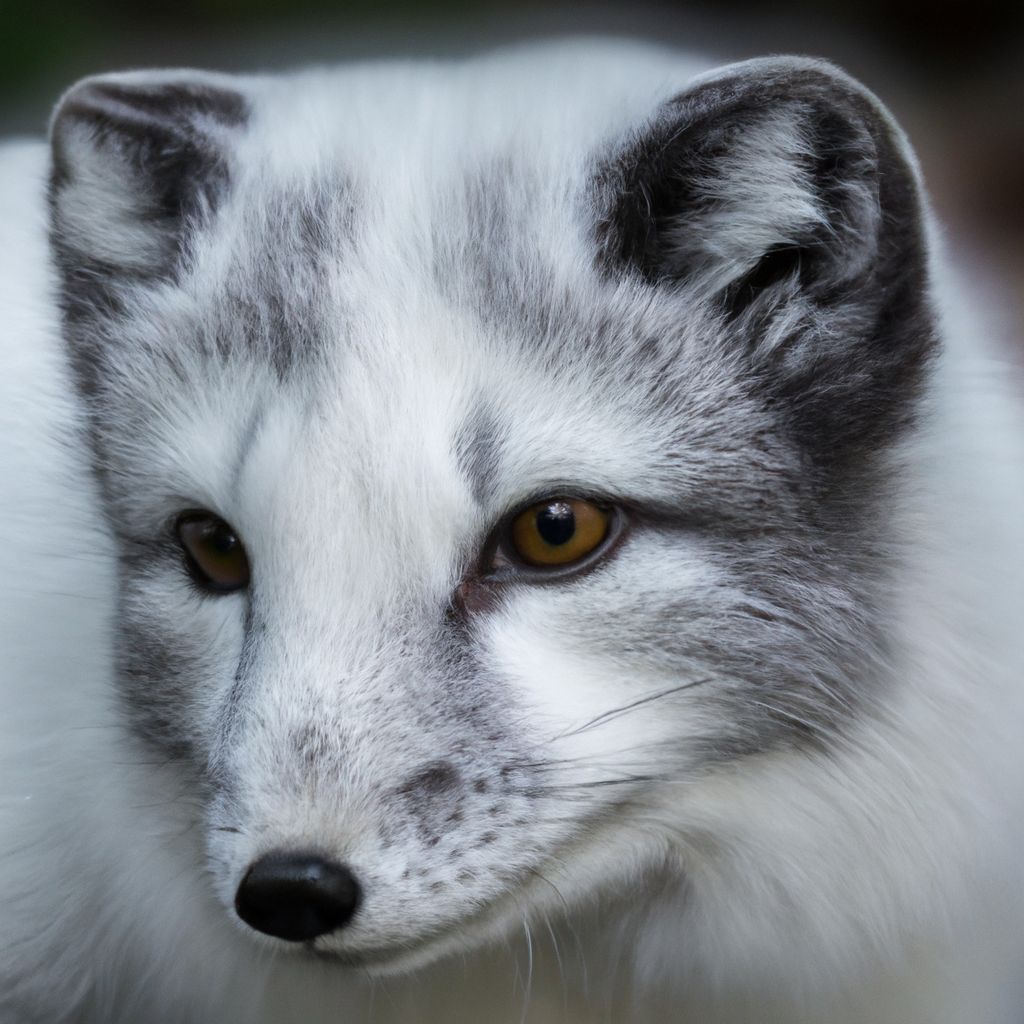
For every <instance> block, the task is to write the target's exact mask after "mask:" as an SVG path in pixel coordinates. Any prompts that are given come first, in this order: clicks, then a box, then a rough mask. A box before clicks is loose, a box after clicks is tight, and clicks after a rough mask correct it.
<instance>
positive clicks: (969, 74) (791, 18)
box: [0, 0, 1024, 336]
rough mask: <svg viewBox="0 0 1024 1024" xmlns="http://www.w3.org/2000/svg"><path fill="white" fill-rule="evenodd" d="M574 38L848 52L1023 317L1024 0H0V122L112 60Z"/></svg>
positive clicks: (363, 51) (956, 226)
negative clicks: (921, 0) (590, 0)
mask: <svg viewBox="0 0 1024 1024" xmlns="http://www.w3.org/2000/svg"><path fill="white" fill-rule="evenodd" d="M576 33H605V34H617V35H631V36H639V37H645V38H653V39H656V40H658V41H660V42H664V43H670V44H677V45H679V46H681V47H683V48H687V49H698V50H702V51H706V52H710V53H712V54H714V55H717V56H720V57H721V58H722V60H723V61H725V60H730V59H736V58H742V57H747V56H753V55H756V54H763V53H780V52H796V53H808V54H815V55H819V56H825V57H829V58H831V59H832V60H835V61H837V62H838V63H840V64H842V65H843V66H844V67H846V68H847V69H848V70H849V71H851V72H852V73H853V74H854V75H856V76H857V77H858V78H861V79H862V80H864V81H865V82H867V83H868V85H870V86H871V87H872V88H873V89H874V90H875V91H876V92H878V93H879V94H881V96H882V97H883V98H884V99H885V101H886V102H887V103H888V104H889V106H890V107H891V108H892V109H893V110H894V111H895V112H896V114H897V116H898V117H899V118H900V120H901V121H902V122H903V124H904V125H905V127H906V128H907V130H908V131H909V133H910V135H911V138H912V139H913V141H914V143H915V145H916V147H917V149H918V152H919V153H920V155H921V161H922V164H923V166H924V170H925V176H926V178H927V180H928V182H929V185H930V187H931V191H932V194H933V196H934V199H935V203H936V206H937V207H938V209H939V212H940V214H941V216H942V218H943V220H944V221H945V222H946V223H947V225H949V227H950V229H951V236H952V238H954V239H955V245H956V247H957V249H958V250H960V251H959V252H958V253H957V255H958V258H959V262H960V263H961V265H966V266H968V268H971V269H973V270H975V271H976V272H977V274H978V276H980V277H981V278H983V279H984V280H986V281H988V282H990V283H994V285H995V287H996V289H997V294H998V293H1000V292H1001V294H1002V296H1003V297H1004V299H1005V301H1006V302H1007V305H1008V307H1009V308H1010V309H1015V314H1014V315H1013V317H1012V322H1015V325H1016V326H1017V327H1019V326H1020V325H1021V324H1024V0H972V2H970V3H951V2H944V0H938V2H935V3H931V4H928V5H923V4H922V5H920V6H917V5H914V4H909V3H905V2H889V3H887V2H886V0H779V2H776V3H774V4H772V5H770V6H769V5H765V4H763V3H757V2H755V0H720V2H717V3H715V2H711V0H689V2H676V3H647V2H642V3H629V2H620V3H616V4H611V3H609V4H581V3H577V4H568V3H565V2H564V0H554V2H551V0H549V2H546V3H544V2H536V0H533V2H524V3H516V4H513V3H509V2H508V0H476V2H471V0H430V2H427V0H377V2H374V0H333V2H332V0H176V2H171V0H151V2H149V3H147V4H145V5H143V4H139V3H137V2H134V3H133V2H127V0H120V2H118V0H98V2H93V3H90V4H83V3H74V2H71V0H55V2H46V0H43V2H38V0H37V2H35V3H33V2H30V0H0V135H8V134H11V133H18V134H22V133H30V134H39V133H41V132H43V131H44V130H45V125H46V119H47V115H48V112H49V109H50V107H51V106H52V104H53V102H54V100H55V99H56V98H57V96H59V94H60V93H61V91H62V90H63V89H64V88H65V87H66V86H67V85H68V84H70V83H71V82H72V81H73V80H74V79H75V78H78V77H80V76H82V75H85V74H89V73H92V72H97V71H105V70H113V69H117V68H127V67H144V66H175V65H191V66H201V67H210V68H218V69H224V70H236V69H238V70H242V69H252V70H257V69H273V68H287V67H292V66H295V65H301V64H306V63H310V62H318V63H330V62H337V61H341V60H347V59H352V58H365V57H372V56H377V55H438V56H446V55H457V54H460V53H467V52H472V51H475V50H479V49H482V48H486V47H488V46H493V45H498V44H502V43H507V42H512V41H515V40H521V39H527V38H531V37H537V36H555V35H569V34H576ZM996 301H997V302H998V301H999V300H998V299H997V300H996ZM1013 333H1016V334H1017V335H1018V336H1020V335H1021V334H1024V331H1020V330H1015V331H1014V332H1013Z"/></svg>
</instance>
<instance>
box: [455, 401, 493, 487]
mask: <svg viewBox="0 0 1024 1024" xmlns="http://www.w3.org/2000/svg"><path fill="white" fill-rule="evenodd" d="M503 444H504V431H503V429H502V425H501V422H500V420H499V418H498V416H497V414H496V413H495V411H494V409H493V407H492V406H490V405H488V404H487V403H485V402H483V401H482V400H481V401H478V402H476V404H475V405H474V406H473V408H472V411H471V412H470V413H469V415H468V416H467V417H466V418H465V419H464V420H463V421H462V424H461V425H460V427H459V429H458V433H457V434H456V437H455V459H456V463H457V465H458V467H459V471H460V472H461V473H462V475H463V476H464V477H465V478H466V480H467V481H468V482H469V490H470V493H471V494H472V495H473V498H474V499H475V500H476V501H477V502H478V503H479V504H481V505H486V504H487V503H488V502H489V501H490V499H491V498H492V496H493V494H494V492H495V480H496V477H497V475H498V471H499V469H500V467H501V449H502V445H503Z"/></svg>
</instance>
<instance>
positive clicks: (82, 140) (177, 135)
mask: <svg viewBox="0 0 1024 1024" xmlns="http://www.w3.org/2000/svg"><path fill="white" fill-rule="evenodd" d="M228 83H229V80H228V79H226V78H224V77H223V76H217V75H207V74H203V73H200V72H193V71H180V72H175V71H154V72H148V71H146V72H131V73H127V74H117V75H104V76H101V77H96V78H87V79H85V80H84V81H82V82H79V83H78V84H77V85H75V86H73V87H72V88H71V89H70V90H69V91H68V92H67V93H66V94H65V95H64V97H63V98H62V99H61V101H60V103H59V104H58V106H57V109H56V111H55V113H54V115H53V120H52V122H51V127H50V138H51V144H52V151H53V172H52V179H51V206H52V238H53V243H54V246H55V249H56V251H57V254H58V258H59V260H60V263H61V265H62V269H63V270H64V272H65V274H66V275H70V277H71V278H72V280H74V279H75V278H76V277H78V278H82V279H83V283H87V282H89V281H91V282H92V284H93V286H94V287H95V286H99V287H100V288H101V289H102V287H103V286H104V285H105V284H109V283H110V281H111V279H116V278H118V277H122V278H128V279H132V278H134V279H136V280H138V279H140V278H141V279H153V278H162V277H173V275H174V273H175V271H176V269H177V266H178V264H179V262H180V259H181V257H182V252H183V249H184V247H185V246H186V244H187V235H188V231H189V229H190V227H191V226H193V225H194V223H195V222H196V221H197V220H200V219H201V218H202V217H204V216H205V215H206V214H207V213H208V212H209V210H210V209H211V208H212V207H213V206H214V204H215V202H216V198H217V195H218V193H219V192H220V191H221V190H222V189H223V188H224V186H225V184H226V182H227V179H228V175H229V159H228V157H229V153H230V140H231V135H232V133H234V132H236V131H237V130H238V128H239V127H240V126H241V125H242V124H243V123H244V121H245V120H246V118H247V105H246V101H245V99H244V98H243V96H242V95H241V94H240V93H239V92H238V91H236V90H235V89H234V88H232V87H231V86H230V85H229V84H228Z"/></svg>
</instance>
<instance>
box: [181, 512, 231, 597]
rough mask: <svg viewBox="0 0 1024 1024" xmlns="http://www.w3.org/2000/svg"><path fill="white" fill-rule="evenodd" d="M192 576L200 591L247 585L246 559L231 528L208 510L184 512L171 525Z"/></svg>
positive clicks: (223, 590)
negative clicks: (201, 589)
mask: <svg viewBox="0 0 1024 1024" xmlns="http://www.w3.org/2000/svg"><path fill="white" fill-rule="evenodd" d="M175 532H176V533H177V536H178V542H179V543H180V544H181V547H182V550H183V551H184V552H185V563H186V565H187V566H188V570H189V572H190V573H191V575H192V578H193V579H194V580H195V581H196V583H198V584H199V586H201V587H202V588H203V589H204V590H208V591H210V592H211V593H214V594H229V593H231V592H232V591H234V590H241V589H242V588H243V587H247V586H248V585H249V559H248V557H247V556H246V553H245V547H244V546H243V545H242V542H241V541H240V540H239V539H238V535H237V534H236V533H235V531H234V530H233V529H232V528H231V527H230V526H228V524H227V523H226V522H224V520H223V519H221V518H220V517H219V516H215V515H214V514H213V513H212V512H186V513H184V514H183V515H182V516H180V517H179V518H178V521H177V523H176V524H175Z"/></svg>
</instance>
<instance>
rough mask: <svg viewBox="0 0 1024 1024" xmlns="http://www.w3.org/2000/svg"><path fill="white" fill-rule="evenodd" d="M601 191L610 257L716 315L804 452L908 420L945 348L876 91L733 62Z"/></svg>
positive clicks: (636, 138) (798, 66)
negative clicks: (920, 384)
mask: <svg viewBox="0 0 1024 1024" xmlns="http://www.w3.org/2000/svg"><path fill="white" fill-rule="evenodd" d="M599 182H600V183H601V187H602V188H603V189H604V199H603V203H602V209H603V213H602V216H601V220H600V226H599V232H600V240H601V245H602V259H603V262H604V264H605V265H606V266H607V267H608V268H609V269H610V271H611V272H612V273H613V274H627V275H629V276H632V277H634V278H635V277H639V278H641V279H642V280H644V281H647V282H648V283H650V284H651V285H654V286H655V287H659V288H663V289H668V290H670V291H673V292H678V294H679V296H680V298H681V299H685V301H687V302H689V303H697V304H699V305H701V306H702V307H703V308H708V307H709V306H710V308H711V309H712V310H715V311H717V312H718V314H719V315H720V316H721V324H722V332H723V335H724V338H725V341H724V343H725V344H726V345H733V346H734V347H738V348H739V349H740V350H741V351H742V352H743V353H744V357H745V358H748V359H749V360H750V361H751V362H752V364H753V365H752V379H754V380H755V381H756V382H757V384H758V386H760V387H762V388H764V389H766V390H767V391H768V392H769V394H768V398H769V400H770V401H771V402H772V404H773V405H775V406H778V407H783V408H784V412H785V415H786V416H787V417H788V418H789V420H790V422H791V423H792V424H793V426H794V429H798V430H799V431H800V432H801V433H802V435H803V437H804V438H805V439H806V440H807V441H808V443H813V444H816V445H817V446H818V447H819V448H826V449H828V450H829V457H832V456H836V455H838V454H839V453H840V451H841V450H842V449H843V448H844V446H845V447H849V446H850V445H854V446H856V445H861V446H862V445H864V444H872V443H873V442H874V439H875V438H876V437H878V436H879V435H878V430H879V429H885V428H886V425H887V424H889V425H891V424H892V423H893V422H895V421H896V420H898V419H900V418H902V417H905V416H907V415H909V412H908V411H909V410H910V409H912V406H913V403H912V402H910V401H909V400H908V399H909V398H911V397H912V396H911V395H909V394H908V391H909V390H910V389H911V388H912V386H913V385H914V383H915V382H916V381H917V379H918V378H919V376H920V371H921V369H922V366H923V364H924V362H925V360H926V358H927V356H928V355H929V353H930V351H931V350H932V349H933V348H934V346H935V341H934V331H933V329H932V315H931V311H930V307H929V303H928V271H927V262H928V260H927V243H926V230H925V211H924V202H923V198H922V193H921V187H920V184H919V181H918V174H917V169H916V165H915V162H914V158H913V156H912V155H911V153H910V150H909V148H908V146H907V144H906V142H905V140H904V138H903V136H902V133H901V132H900V130H899V129H898V128H897V127H896V126H895V124H894V122H893V120H892V118H891V117H890V116H889V114H888V113H887V112H886V111H885V110H884V108H883V107H882V106H881V105H880V104H879V103H878V101H877V100H875V99H874V97H873V96H871V94H870V93H868V92H867V90H866V89H864V88H863V87H861V86H860V85H858V84H857V83H856V82H854V81H852V80H851V79H850V78H848V77H847V76H846V75H845V74H843V73H842V72H840V71H838V70H837V69H835V68H833V67H831V66H830V65H828V64H825V63H823V62H821V61H814V60H810V59H804V58H788V57H780V58H767V59H762V60H754V61H748V62H744V63H741V64H736V65H732V66H731V67H728V68H726V69H724V70H723V71H721V72H719V73H717V74H716V75H715V76H714V77H711V78H708V79H705V80H704V81H703V82H701V83H699V84H698V85H696V86H695V87H694V88H693V89H691V90H690V91H688V92H686V93H684V94H683V95H681V96H678V97H677V98H675V99H673V100H671V101H670V102H668V103H667V104H665V105H664V106H663V107H662V108H661V109H660V110H659V111H658V112H657V113H656V115H655V117H654V119H653V121H651V122H649V123H648V124H647V125H646V126H644V127H643V128H642V129H641V130H640V131H639V132H637V133H635V134H634V135H633V137H631V138H630V139H628V140H627V141H626V142H625V144H624V145H622V146H621V147H620V149H619V151H618V152H617V153H616V154H615V155H614V157H613V159H612V160H611V161H610V162H609V163H608V165H607V166H606V168H605V169H604V170H603V171H602V173H601V175H600V176H599ZM681 310H682V306H681ZM822 454H823V455H824V454H825V453H824V452H823V453H822Z"/></svg>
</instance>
